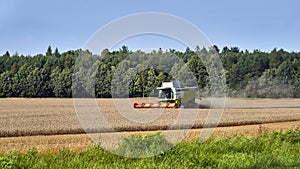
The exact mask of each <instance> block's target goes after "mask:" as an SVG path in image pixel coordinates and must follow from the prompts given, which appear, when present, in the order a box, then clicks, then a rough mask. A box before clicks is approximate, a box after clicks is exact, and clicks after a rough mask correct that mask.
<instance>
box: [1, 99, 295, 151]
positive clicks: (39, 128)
mask: <svg viewBox="0 0 300 169" xmlns="http://www.w3.org/2000/svg"><path fill="white" fill-rule="evenodd" d="M147 101H152V100H151V99H150V100H149V99H141V98H135V99H93V100H92V102H94V103H95V105H97V109H98V111H99V112H97V113H99V114H101V115H102V117H103V118H104V119H105V121H106V122H107V123H108V124H109V125H110V127H111V128H107V126H101V125H100V127H99V126H97V125H86V124H85V123H87V124H93V123H98V122H99V121H97V120H96V119H94V117H91V118H89V117H87V119H89V120H91V119H92V120H91V121H85V120H83V119H82V116H80V115H78V114H76V110H77V111H78V107H80V106H82V105H84V103H88V102H85V99H82V101H81V100H79V102H78V101H76V102H75V103H76V104H75V105H76V106H74V100H73V99H56V98H43V99H40V98H32V99H21V98H7V99H0V146H1V149H2V150H4V149H5V150H12V149H14V148H13V147H18V145H19V148H21V149H28V148H29V147H32V146H33V145H35V147H39V146H42V145H47V146H46V147H48V148H53V149H55V147H64V146H67V147H82V146H87V145H91V144H92V141H91V140H90V139H89V138H88V137H87V136H86V135H85V133H86V132H89V133H107V134H109V132H111V130H113V131H117V132H124V133H126V132H128V133H130V132H136V131H138V132H142V131H145V132H146V133H148V132H149V131H157V130H166V129H171V130H174V132H176V130H180V129H190V128H193V129H194V133H197V132H196V131H198V130H201V128H203V126H215V125H218V128H217V130H216V131H218V132H219V135H227V134H228V133H235V134H243V131H244V134H245V133H246V134H247V132H248V133H253V132H254V131H255V132H256V133H257V132H260V131H261V130H262V129H261V126H262V125H263V126H268V127H265V129H263V130H272V129H274V130H275V129H280V130H281V129H283V130H287V129H294V128H299V127H300V123H299V122H300V99H233V98H228V99H227V100H226V104H225V107H224V110H223V109H221V107H217V108H216V110H218V112H223V113H222V114H219V115H220V116H216V118H219V119H218V120H216V121H212V122H211V123H212V124H210V123H209V122H207V118H208V115H209V114H210V115H212V114H213V113H214V111H213V110H212V109H209V108H207V107H209V104H210V100H209V99H202V100H200V104H201V105H205V106H203V107H206V108H201V109H140V110H136V109H133V107H132V105H133V103H134V102H147ZM95 105H94V106H95ZM84 106H85V107H86V109H85V111H89V110H90V106H91V105H89V104H86V105H84ZM79 109H80V108H79ZM91 110H94V109H91ZM78 117H79V118H78ZM216 122H217V123H216ZM272 124H273V127H272ZM85 125H86V126H85ZM275 125H277V127H274V126H275ZM82 126H84V127H85V130H84V129H83V127H82ZM230 126H236V127H235V129H232V128H231V129H229V128H230ZM244 126H246V127H244ZM89 127H90V128H89ZM251 127H252V129H251ZM218 132H216V133H218ZM221 133H222V134H221ZM194 135H197V134H194ZM217 135H218V134H217ZM20 136H22V137H20ZM41 137H42V138H43V139H42V140H44V142H43V141H41V140H39V139H37V138H41ZM34 138H35V139H34ZM190 138H192V136H191V137H190ZM26 140H27V141H26ZM28 140H31V141H28ZM34 140H36V141H34ZM37 140H39V141H37ZM26 142H27V143H30V142H31V143H35V144H32V145H31V144H26ZM65 142H67V143H69V144H65ZM20 146H21V147H20ZM22 147H23V148H22ZM42 147H45V146H42ZM15 149H18V148H15ZM41 149H43V148H41Z"/></svg>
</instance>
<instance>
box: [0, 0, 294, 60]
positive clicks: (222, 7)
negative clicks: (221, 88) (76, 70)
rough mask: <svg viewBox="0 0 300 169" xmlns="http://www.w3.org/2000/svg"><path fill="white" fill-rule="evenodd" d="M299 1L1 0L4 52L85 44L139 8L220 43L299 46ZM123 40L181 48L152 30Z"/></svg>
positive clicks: (265, 48) (138, 45)
mask: <svg viewBox="0 0 300 169" xmlns="http://www.w3.org/2000/svg"><path fill="white" fill-rule="evenodd" d="M299 7H300V1H298V0H286V1H282V0H280V1H279V0H265V1H263V0H251V1H241V0H227V1H217V0H206V1H204V0H203V1H202V0H190V1H183V0H180V1H179V0H149V1H146V0H145V1H140V0H108V1H100V0H89V1H88V0H78V1H75V0H74V1H72V0H65V1H63V0H51V1H41V0H26V1H24V0H0V54H1V55H2V54H3V53H5V51H9V52H10V53H11V54H14V53H15V52H18V53H19V54H24V55H27V54H30V55H35V54H37V53H45V51H46V49H47V47H48V46H49V45H51V46H52V47H53V48H55V47H57V48H58V49H59V50H60V51H67V50H70V49H78V48H82V47H83V46H84V44H85V43H86V41H87V40H88V39H89V37H90V36H91V35H92V34H93V33H94V32H95V31H97V30H98V29H99V28H101V27H103V26H104V25H106V24H108V23H109V22H111V21H113V20H116V19H118V18H120V17H123V16H126V15H129V14H134V13H138V12H163V13H169V14H172V15H176V16H178V17H181V18H183V19H186V20H187V21H189V22H191V23H192V24H194V25H195V26H197V27H198V28H199V29H200V30H201V31H202V32H203V33H204V34H205V35H206V36H207V37H208V39H209V40H210V41H211V43H212V44H216V45H218V46H219V47H220V48H222V47H224V46H229V47H230V46H237V47H239V48H241V49H243V50H244V49H249V50H253V49H259V50H262V51H270V50H272V49H273V48H275V47H277V48H283V49H285V50H288V51H300V10H299V9H300V8H299ZM141 42H142V43H141ZM158 42H161V43H158ZM162 42H163V43H162ZM125 43H128V44H126V45H128V46H129V48H130V49H133V50H134V49H139V48H158V47H159V46H164V47H165V48H175V49H176V48H180V45H178V43H176V42H175V43H173V42H172V41H170V40H167V39H166V38H163V39H160V38H157V37H149V36H148V37H145V38H144V39H143V38H142V37H139V38H136V40H131V41H130V40H129V41H127V42H125Z"/></svg>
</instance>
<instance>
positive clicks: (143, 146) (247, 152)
mask: <svg viewBox="0 0 300 169" xmlns="http://www.w3.org/2000/svg"><path fill="white" fill-rule="evenodd" d="M169 146H172V145H171V144H170V143H168V142H167V141H166V140H165V139H164V137H163V136H161V135H160V134H155V135H152V136H146V137H141V136H140V137H138V139H136V137H135V138H127V139H125V140H123V142H122V143H121V145H120V147H119V148H117V149H116V150H115V151H116V153H119V154H122V155H124V156H131V155H136V156H140V157H142V156H147V155H149V153H150V154H151V153H157V152H159V151H161V150H162V149H163V148H170V147H169ZM133 147H135V149H134V151H132V148H133ZM124 156H118V155H114V154H111V153H109V152H107V151H105V150H103V149H102V148H99V147H93V148H88V149H86V150H84V151H70V150H67V149H63V150H61V151H58V152H37V151H36V150H34V149H33V150H30V151H28V152H26V153H17V152H16V153H10V154H1V155H0V168H76V169H79V168H244V169H246V168H253V169H254V168H280V169H281V168H300V131H299V130H296V131H289V132H276V133H272V134H263V135H260V136H258V137H251V138H248V137H245V136H234V137H230V138H223V139H210V140H208V141H206V142H204V143H199V142H198V141H193V142H186V143H180V144H177V145H176V146H174V147H172V148H171V149H170V150H168V151H166V152H164V153H160V154H159V155H156V156H152V157H148V158H127V157H124Z"/></svg>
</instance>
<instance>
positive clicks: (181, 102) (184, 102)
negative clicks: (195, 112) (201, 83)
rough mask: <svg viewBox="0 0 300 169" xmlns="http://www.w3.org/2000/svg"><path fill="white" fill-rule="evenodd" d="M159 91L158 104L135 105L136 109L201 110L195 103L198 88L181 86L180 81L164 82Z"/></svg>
mask: <svg viewBox="0 0 300 169" xmlns="http://www.w3.org/2000/svg"><path fill="white" fill-rule="evenodd" d="M156 89H157V90H158V102H157V103H134V105H133V107H134V108H180V107H182V108H183V107H186V108H187V107H188V108H199V105H198V104H197V103H195V97H196V94H195V93H196V91H195V90H196V89H197V87H184V88H182V87H181V86H180V83H179V81H171V82H163V83H162V86H161V87H158V88H156Z"/></svg>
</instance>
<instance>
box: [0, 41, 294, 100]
mask: <svg viewBox="0 0 300 169" xmlns="http://www.w3.org/2000/svg"><path fill="white" fill-rule="evenodd" d="M85 55H86V58H90V57H93V59H92V60H90V61H92V62H93V64H92V65H93V67H94V68H95V69H94V70H95V72H94V81H93V82H94V83H92V85H91V86H90V88H91V89H92V90H93V91H94V94H95V96H96V97H98V98H110V97H115V96H118V97H128V96H129V97H146V96H150V95H152V94H155V93H153V89H155V88H156V87H158V86H160V85H161V83H162V82H163V81H169V80H172V79H183V80H182V81H183V84H182V85H184V86H191V85H197V86H198V87H199V92H200V93H201V94H202V95H209V93H210V92H211V89H212V86H211V85H210V81H211V77H210V74H209V71H208V68H207V67H208V66H211V65H208V64H207V61H205V59H203V58H208V59H210V60H211V62H210V63H212V64H213V60H212V58H214V57H212V56H219V58H220V59H221V61H222V64H223V68H224V69H223V71H222V76H224V77H225V78H226V82H224V83H226V89H225V90H226V93H227V96H230V97H272V98H274V97H275V98H276V97H300V52H287V51H285V50H283V49H279V50H278V49H276V48H274V49H273V50H272V51H271V52H263V51H259V50H254V51H252V52H250V51H248V50H245V51H243V50H240V49H239V48H238V47H231V48H229V47H224V48H223V49H222V50H220V49H219V48H218V47H217V46H213V47H212V48H210V49H206V48H199V47H196V49H195V50H191V49H190V48H186V50H185V51H183V52H182V51H176V50H174V49H169V50H166V51H163V50H161V49H158V50H153V51H152V52H150V53H145V52H143V51H140V50H138V51H130V50H129V49H128V47H126V46H122V47H121V48H120V49H119V50H116V51H109V50H108V49H105V50H103V51H102V53H101V55H95V54H92V53H90V52H89V51H84V50H81V49H78V50H70V51H67V52H63V53H60V52H59V51H58V49H57V48H56V49H55V50H54V51H53V50H52V48H51V46H49V47H48V49H47V51H46V52H45V54H37V55H34V56H30V55H28V56H24V55H19V54H17V53H16V54H14V55H10V53H9V52H6V53H4V54H3V55H2V56H0V97H72V91H73V94H74V91H75V92H76V91H77V90H73V89H74V87H78V86H80V85H78V84H74V83H78V81H76V79H75V80H74V75H73V72H74V71H75V69H76V67H75V65H76V64H75V63H76V59H78V58H79V57H81V56H85ZM174 56H176V57H174ZM200 58H201V59H200ZM82 78H85V77H84V73H82ZM119 79H122V81H123V82H124V84H127V85H125V86H124V85H123V84H122V83H121V82H120V80H119ZM93 84H94V85H93ZM116 86H117V87H116ZM120 86H121V87H120ZM83 90H84V89H83Z"/></svg>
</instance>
